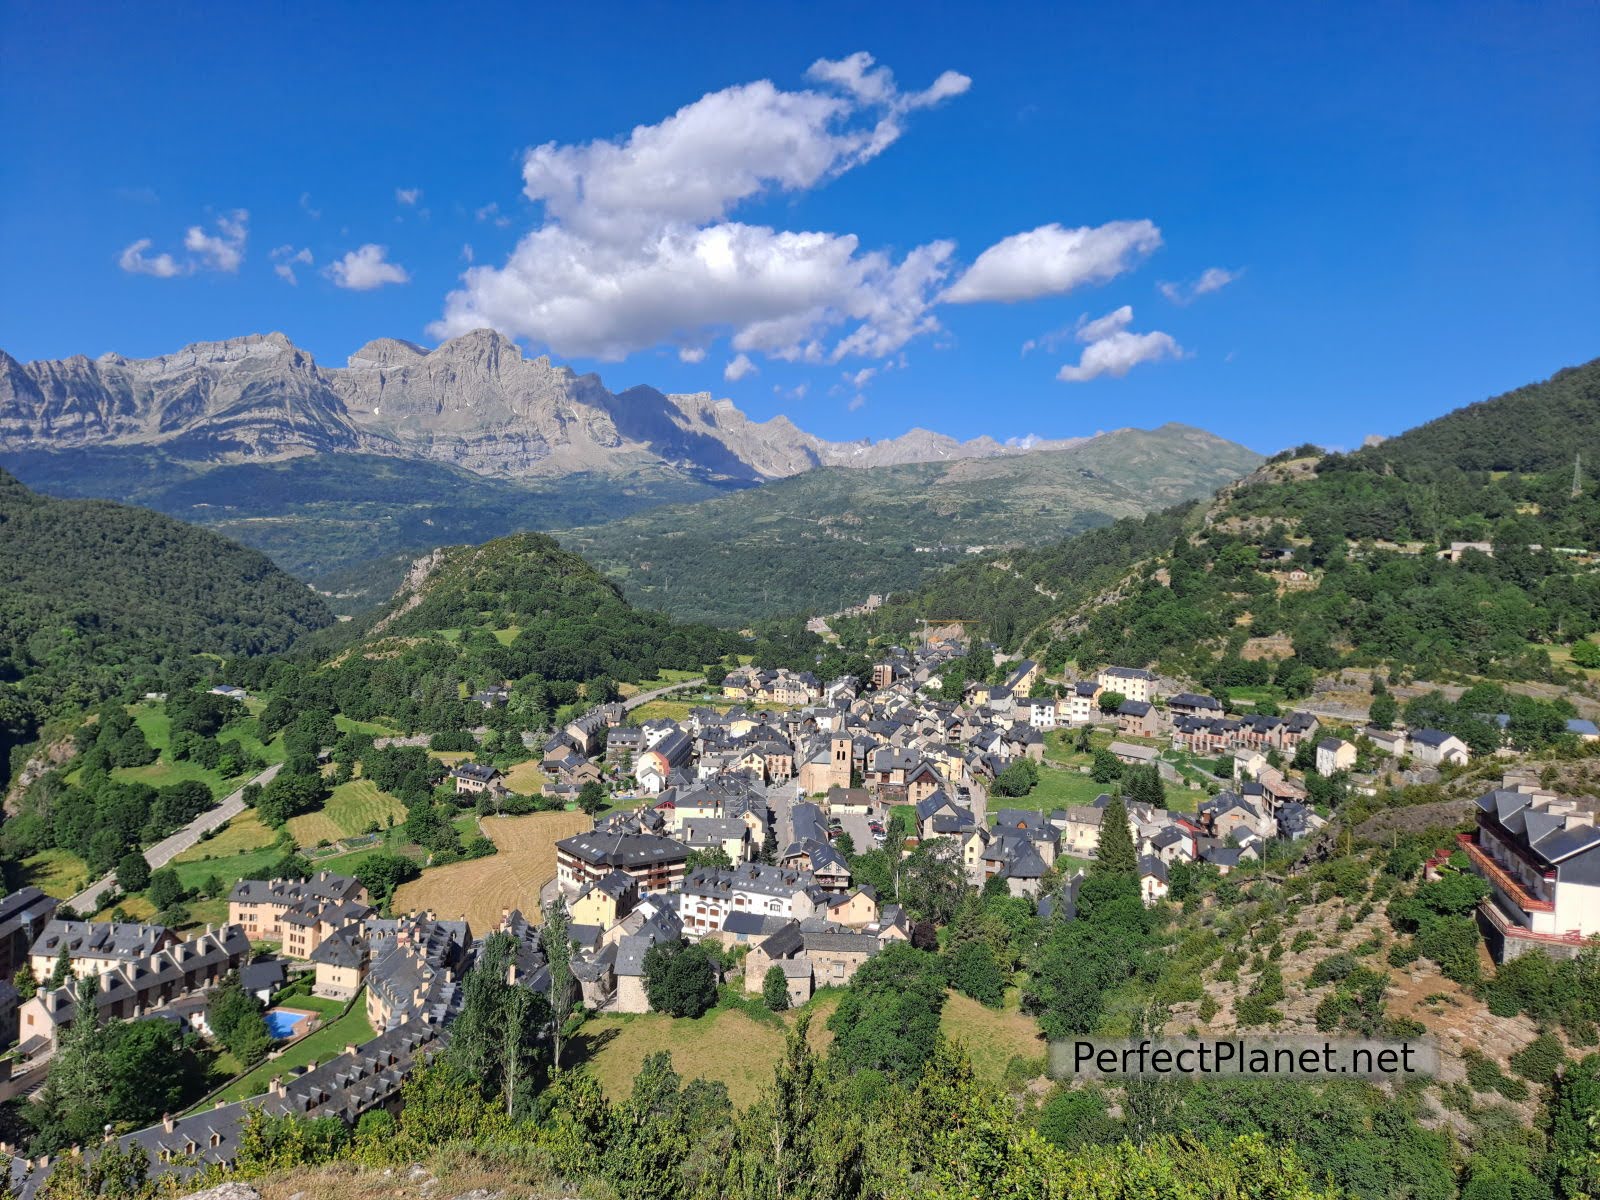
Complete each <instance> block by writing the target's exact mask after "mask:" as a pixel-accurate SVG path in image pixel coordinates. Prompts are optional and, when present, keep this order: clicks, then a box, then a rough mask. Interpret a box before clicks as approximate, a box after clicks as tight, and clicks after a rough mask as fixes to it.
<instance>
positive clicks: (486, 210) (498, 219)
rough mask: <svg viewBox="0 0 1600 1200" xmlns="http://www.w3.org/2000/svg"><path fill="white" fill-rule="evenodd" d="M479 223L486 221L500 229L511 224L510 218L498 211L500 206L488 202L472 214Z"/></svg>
mask: <svg viewBox="0 0 1600 1200" xmlns="http://www.w3.org/2000/svg"><path fill="white" fill-rule="evenodd" d="M472 215H473V216H474V217H476V218H477V219H478V220H480V221H488V222H490V223H492V224H494V225H496V226H498V227H499V228H501V229H504V228H505V227H506V226H507V225H509V224H511V218H510V217H508V216H506V215H505V213H503V212H501V211H500V205H499V204H497V203H495V202H494V201H490V202H489V203H488V204H485V205H484V206H483V207H482V208H480V209H478V210H477V211H476V212H474V213H473V214H472Z"/></svg>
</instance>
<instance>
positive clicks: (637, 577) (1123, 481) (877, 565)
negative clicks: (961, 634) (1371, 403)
mask: <svg viewBox="0 0 1600 1200" xmlns="http://www.w3.org/2000/svg"><path fill="white" fill-rule="evenodd" d="M1260 462H1261V456H1260V455H1258V454H1256V453H1255V452H1253V451H1251V450H1249V449H1247V448H1245V447H1244V446H1240V445H1238V444H1237V443H1234V442H1228V441H1225V440H1223V439H1222V438H1219V437H1216V436H1214V435H1212V434H1209V433H1206V432H1204V431H1203V430H1199V429H1194V428H1190V427H1188V426H1184V425H1163V426H1162V427H1161V428H1159V429H1153V430H1142V429H1122V430H1116V431H1114V432H1111V433H1107V434H1103V435H1101V436H1099V437H1095V438H1092V439H1090V440H1088V441H1086V442H1084V443H1082V444H1081V445H1078V446H1074V447H1071V448H1070V449H1066V450H1052V451H1039V452H1035V453H1032V454H1027V455H1023V456H1018V457H1008V458H984V459H961V460H956V461H951V462H937V463H915V464H911V465H906V466H895V467H875V468H872V469H869V470H853V469H848V468H842V467H840V468H832V469H824V470H816V471H808V472H806V473H805V474H803V475H797V476H794V477H792V478H789V479H782V480H778V481H776V482H773V483H769V484H766V485H765V486H763V487H761V488H759V489H755V490H751V491H746V492H741V493H739V494H737V495H733V496H723V497H718V498H716V499H712V500H706V501H702V502H700V503H697V504H687V505H675V506H672V507H667V508H656V509H651V510H648V511H645V512H640V513H636V514H634V515H633V516H630V517H626V518H623V519H620V520H616V521H612V522H610V523H608V524H605V525H599V526H594V527H590V528H584V529H573V530H568V531H565V532H562V533H559V534H558V536H559V537H560V538H561V541H562V544H563V545H566V546H568V547H569V548H571V549H573V550H576V551H578V552H579V553H580V554H583V555H584V556H585V557H587V558H589V559H590V560H591V561H593V562H594V563H595V564H596V565H597V566H599V567H600V568H601V569H602V570H604V571H605V572H606V573H607V574H609V575H611V576H612V577H613V578H615V579H617V580H618V581H619V582H620V583H621V584H622V587H623V590H624V591H625V593H626V594H627V596H628V597H629V599H631V600H633V601H634V602H635V603H638V604H643V605H648V606H649V607H651V608H658V609H661V610H663V611H665V612H669V613H672V614H673V615H675V616H680V617H685V618H688V619H691V620H703V621H714V622H717V623H719V624H730V625H742V624H745V623H747V622H750V621H752V620H758V619H761V618H765V617H771V616H775V615H777V614H780V613H796V612H802V611H809V612H836V611H838V610H840V609H843V608H845V607H846V606H848V605H851V604H855V603H859V602H860V601H861V600H863V599H865V598H866V596H867V595H868V594H870V593H873V592H879V593H885V592H890V591H894V590H899V589H907V588H913V587H916V586H918V585H919V584H922V583H924V582H927V581H929V580H930V579H933V578H934V577H936V576H938V575H939V574H940V572H942V571H944V570H946V569H947V568H949V567H951V566H952V565H953V564H960V563H964V562H966V561H967V560H969V559H970V558H971V557H972V555H973V554H974V553H977V552H985V553H992V552H994V551H996V550H998V549H1000V548H1002V547H1007V546H1031V545H1038V544H1040V543H1042V542H1048V541H1050V540H1052V539H1056V538H1059V537H1061V536H1063V535H1065V534H1071V533H1077V532H1082V531H1084V530H1088V529H1093V528H1095V527H1097V526H1102V525H1106V524H1109V523H1110V522H1112V521H1114V520H1117V519H1118V518H1123V517H1132V516H1138V515H1141V514H1143V513H1146V512H1148V511H1150V510H1151V509H1153V508H1161V507H1163V506H1165V505H1167V504H1171V503H1173V502H1175V501H1181V500H1188V499H1194V498H1197V497H1203V496H1209V495H1210V494H1211V493H1212V492H1214V491H1215V490H1216V489H1217V488H1218V487H1220V486H1222V485H1223V484H1225V483H1229V482H1232V481H1233V480H1235V479H1237V478H1239V477H1240V476H1241V475H1244V474H1245V473H1246V472H1248V471H1250V470H1251V469H1252V468H1254V467H1255V466H1256V465H1257V464H1259V463H1260Z"/></svg>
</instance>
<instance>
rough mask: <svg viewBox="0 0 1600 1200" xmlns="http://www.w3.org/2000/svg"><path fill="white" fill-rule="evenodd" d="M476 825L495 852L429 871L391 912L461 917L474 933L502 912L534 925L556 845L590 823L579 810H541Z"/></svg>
mask: <svg viewBox="0 0 1600 1200" xmlns="http://www.w3.org/2000/svg"><path fill="white" fill-rule="evenodd" d="M482 825H483V831H484V833H485V834H487V835H488V837H489V840H490V841H492V842H494V844H495V845H496V846H497V847H499V853H498V854H494V855H492V856H490V857H489V858H475V859H471V860H469V861H467V862H458V863H451V864H450V865H449V866H446V867H431V868H429V869H428V870H426V871H424V872H423V873H422V878H421V879H414V880H412V881H411V882H410V883H407V884H403V885H402V886H401V887H400V889H399V890H398V891H397V892H396V893H395V898H394V910H395V911H396V912H410V911H413V910H415V911H417V912H422V911H424V910H428V911H432V912H434V913H436V914H437V915H439V916H441V917H445V918H451V919H453V918H457V917H465V918H466V919H467V921H468V923H469V924H470V925H471V926H472V932H473V933H474V934H482V933H486V932H488V931H489V930H491V929H493V928H494V927H495V926H496V925H497V924H499V922H500V913H501V911H502V910H504V909H507V908H518V909H521V910H522V914H523V916H525V917H527V918H528V919H529V920H530V921H534V922H537V921H538V920H539V919H540V918H539V889H540V888H541V887H543V886H544V885H545V884H546V883H547V882H549V881H550V880H551V879H554V878H555V874H556V843H557V842H558V841H560V840H561V839H562V838H565V837H571V836H572V835H573V834H575V833H583V832H585V831H586V830H588V829H590V828H592V827H593V825H594V822H593V821H592V820H591V819H590V818H589V817H586V816H584V815H583V813H581V812H542V813H529V814H528V815H527V816H522V817H485V818H483V821H482Z"/></svg>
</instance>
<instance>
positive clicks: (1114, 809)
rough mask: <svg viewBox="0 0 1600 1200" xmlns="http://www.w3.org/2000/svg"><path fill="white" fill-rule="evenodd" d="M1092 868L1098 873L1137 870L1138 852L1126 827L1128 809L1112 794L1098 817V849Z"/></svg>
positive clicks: (1127, 873) (1121, 873) (1131, 873)
mask: <svg viewBox="0 0 1600 1200" xmlns="http://www.w3.org/2000/svg"><path fill="white" fill-rule="evenodd" d="M1093 870H1094V871H1095V872H1096V873H1100V874H1117V875H1129V876H1132V875H1134V874H1136V873H1137V872H1138V870H1139V852H1138V850H1137V849H1136V848H1135V847H1134V844H1133V834H1132V833H1131V832H1130V831H1129V829H1128V809H1127V807H1126V806H1125V805H1124V804H1123V803H1122V800H1121V799H1120V798H1118V797H1116V796H1113V797H1112V798H1111V800H1110V801H1109V802H1108V803H1107V804H1106V807H1105V812H1104V813H1103V814H1102V815H1101V817H1100V849H1099V852H1098V854H1097V856H1096V858H1095V863H1094V868H1093Z"/></svg>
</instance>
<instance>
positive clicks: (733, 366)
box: [722, 354, 761, 383]
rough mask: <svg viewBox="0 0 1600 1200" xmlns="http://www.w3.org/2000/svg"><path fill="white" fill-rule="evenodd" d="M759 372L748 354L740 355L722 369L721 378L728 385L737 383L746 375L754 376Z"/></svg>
mask: <svg viewBox="0 0 1600 1200" xmlns="http://www.w3.org/2000/svg"><path fill="white" fill-rule="evenodd" d="M760 370H761V368H760V367H758V366H756V365H755V363H753V362H751V361H750V356H749V355H748V354H741V355H739V356H738V357H736V358H734V359H733V361H731V362H730V363H729V364H728V365H727V366H725V367H723V368H722V377H723V378H724V379H726V380H727V381H728V382H729V383H738V382H739V380H741V379H743V378H744V377H745V376H746V375H754V374H756V373H757V372H758V371H760Z"/></svg>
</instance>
